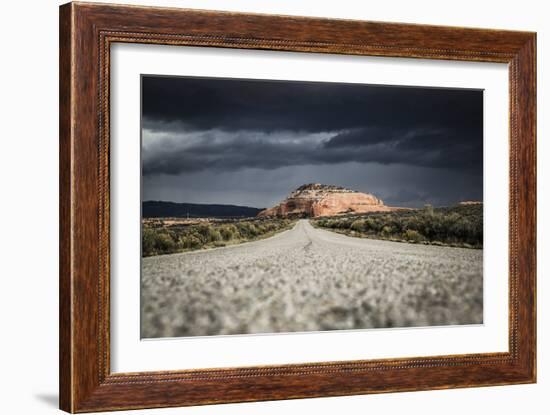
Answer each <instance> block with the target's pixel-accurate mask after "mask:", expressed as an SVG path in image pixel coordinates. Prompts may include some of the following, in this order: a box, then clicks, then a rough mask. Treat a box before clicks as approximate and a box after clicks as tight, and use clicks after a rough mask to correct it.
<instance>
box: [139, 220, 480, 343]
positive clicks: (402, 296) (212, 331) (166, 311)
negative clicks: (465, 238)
mask: <svg viewBox="0 0 550 415" xmlns="http://www.w3.org/2000/svg"><path fill="white" fill-rule="evenodd" d="M482 272H483V251H482V250H472V249H462V248H448V247H436V246H425V245H416V244H407V243H397V242H388V241H379V240H369V239H359V238H352V237H348V236H344V235H340V234H336V233H332V232H329V231H325V230H321V229H315V228H313V227H312V226H311V225H310V224H309V222H308V221H307V220H301V221H299V222H298V223H297V225H296V226H295V227H294V228H293V229H292V230H289V231H285V232H283V233H280V234H278V235H276V236H274V237H272V238H269V239H265V240H261V241H257V242H251V243H246V244H243V245H237V246H232V247H227V248H219V249H211V250H205V251H199V252H192V253H184V254H173V255H162V256H157V257H150V258H144V259H143V266H142V287H141V295H142V319H141V321H142V337H144V338H152V337H179V336H204V335H224V334H245V333H269V332H295V331H314V330H337V329H364V328H378V327H408V326H430V325H448V324H478V323H482V319H483V278H482Z"/></svg>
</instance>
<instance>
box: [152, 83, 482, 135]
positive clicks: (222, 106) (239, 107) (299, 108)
mask: <svg viewBox="0 0 550 415" xmlns="http://www.w3.org/2000/svg"><path fill="white" fill-rule="evenodd" d="M142 88H143V90H142V94H143V100H142V102H143V104H142V105H143V117H144V122H145V124H144V126H145V127H147V128H149V127H151V126H154V128H157V129H160V130H163V125H164V126H166V127H168V128H169V127H170V125H172V126H174V125H176V126H177V124H178V122H181V123H184V124H185V125H186V126H187V128H190V129H195V130H207V129H222V130H226V131H239V130H256V131H264V132H269V131H280V130H292V131H306V132H321V131H341V130H350V129H354V128H364V127H367V126H370V127H384V126H395V125H399V126H402V127H408V128H410V127H418V126H425V125H432V124H433V123H434V121H437V123H438V124H440V125H443V126H446V127H447V128H453V129H468V128H470V129H471V128H474V129H478V128H480V127H481V125H482V115H483V112H482V111H481V109H482V105H483V100H482V94H481V93H480V91H476V90H466V89H441V88H416V87H415V88H407V87H389V86H372V85H363V84H342V83H326V82H325V83H321V82H288V81H285V82H283V81H256V80H234V79H233V80H225V79H212V78H210V79H208V78H173V77H154V76H145V77H143V80H142Z"/></svg>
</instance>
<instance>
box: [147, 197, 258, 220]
mask: <svg viewBox="0 0 550 415" xmlns="http://www.w3.org/2000/svg"><path fill="white" fill-rule="evenodd" d="M141 208H142V211H141V214H142V217H143V218H185V217H187V216H189V217H190V218H206V217H214V218H230V217H254V216H256V215H257V214H258V213H259V212H261V211H262V209H257V208H253V207H248V206H235V205H203V204H197V203H175V202H163V201H152V200H149V201H146V202H142V204H141Z"/></svg>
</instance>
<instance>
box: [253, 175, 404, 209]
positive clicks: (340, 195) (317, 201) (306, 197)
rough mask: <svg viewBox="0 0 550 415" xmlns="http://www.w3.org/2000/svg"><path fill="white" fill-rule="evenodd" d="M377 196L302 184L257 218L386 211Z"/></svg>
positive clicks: (323, 185)
mask: <svg viewBox="0 0 550 415" xmlns="http://www.w3.org/2000/svg"><path fill="white" fill-rule="evenodd" d="M392 210H394V208H391V207H389V206H385V205H384V202H383V201H382V200H380V199H378V198H377V197H375V196H373V195H371V194H368V193H360V192H356V191H355V190H350V189H346V188H344V187H340V186H332V185H326V184H319V183H310V184H304V185H303V186H300V187H298V188H297V189H296V190H294V191H293V192H292V193H291V194H290V195H289V196H288V197H287V198H286V199H285V200H283V201H282V202H281V203H279V204H278V205H277V206H274V207H272V208H269V209H265V210H262V211H261V212H260V213H258V216H281V217H285V216H301V217H319V216H334V215H340V214H345V213H366V212H389V211H392Z"/></svg>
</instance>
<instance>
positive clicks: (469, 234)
mask: <svg viewBox="0 0 550 415" xmlns="http://www.w3.org/2000/svg"><path fill="white" fill-rule="evenodd" d="M316 224H317V226H320V227H324V228H329V229H338V230H340V231H343V232H345V233H350V234H351V232H353V233H354V235H357V236H361V235H365V234H366V235H369V236H374V237H380V238H383V239H404V240H407V241H415V242H416V241H427V242H429V243H432V244H436V242H437V243H439V244H447V245H453V246H465V247H476V248H481V247H482V246H483V205H481V204H479V205H465V206H462V205H461V206H451V207H442V208H434V207H432V206H430V205H427V206H425V207H424V208H423V209H418V210H402V211H395V212H391V213H386V212H384V213H381V212H373V213H365V214H361V215H350V216H347V217H332V218H323V219H320V220H317V221H316Z"/></svg>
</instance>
